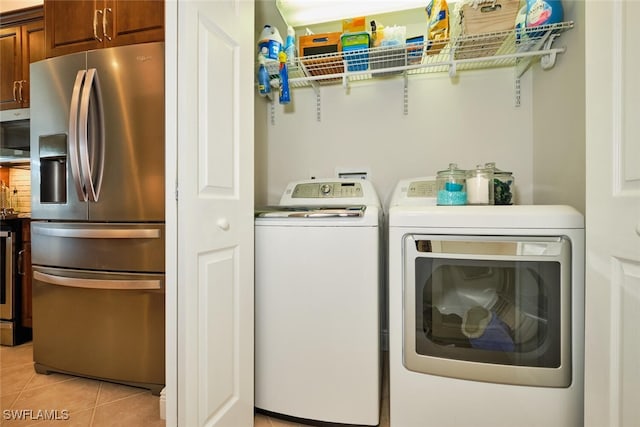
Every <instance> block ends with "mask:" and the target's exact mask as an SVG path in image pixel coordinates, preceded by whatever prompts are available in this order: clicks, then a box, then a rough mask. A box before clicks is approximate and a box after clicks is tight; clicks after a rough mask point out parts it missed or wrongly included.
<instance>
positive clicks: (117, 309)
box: [33, 266, 165, 394]
mask: <svg viewBox="0 0 640 427" xmlns="http://www.w3.org/2000/svg"><path fill="white" fill-rule="evenodd" d="M164 298H165V290H164V275H162V274H123V273H95V272H87V271H81V270H65V269H54V268H44V267H38V266H34V269H33V359H34V362H35V367H36V371H37V372H40V373H49V372H64V373H69V374H74V375H80V376H86V377H91V378H98V379H104V380H108V381H113V382H118V383H124V384H131V385H136V386H141V387H145V388H150V389H151V390H152V391H153V392H154V393H156V394H157V393H159V392H160V390H161V389H162V387H163V386H164V384H165V377H164V372H165V358H164V354H165V348H164V347H165V340H164V334H165V328H164V314H165V302H164Z"/></svg>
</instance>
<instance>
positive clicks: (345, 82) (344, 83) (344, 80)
mask: <svg viewBox="0 0 640 427" xmlns="http://www.w3.org/2000/svg"><path fill="white" fill-rule="evenodd" d="M342 66H343V67H344V68H343V69H344V74H343V75H342V87H343V88H344V91H345V93H349V72H348V65H347V60H346V59H345V60H343V61H342Z"/></svg>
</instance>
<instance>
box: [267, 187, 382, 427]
mask: <svg viewBox="0 0 640 427" xmlns="http://www.w3.org/2000/svg"><path fill="white" fill-rule="evenodd" d="M381 220H382V209H381V206H380V202H379V199H378V196H377V194H376V192H375V190H374V188H373V185H372V184H371V182H369V181H366V180H346V179H315V180H310V181H300V182H292V183H290V184H289V185H288V186H287V188H286V190H285V192H284V194H283V196H282V198H281V200H280V204H279V206H274V207H269V208H266V209H262V210H259V211H258V212H257V213H256V220H255V263H256V264H255V406H256V407H257V408H259V409H261V410H264V411H267V412H272V413H276V414H282V415H286V416H290V417H295V418H300V419H307V420H318V421H324V422H331V423H344V424H360V425H377V424H378V422H379V414H380V384H381V355H380V351H381V350H380V326H379V322H380V290H381V282H380V280H381V275H380V267H381V263H380V256H381V249H380V242H381V230H380V224H381Z"/></svg>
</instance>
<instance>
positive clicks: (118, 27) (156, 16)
mask: <svg viewBox="0 0 640 427" xmlns="http://www.w3.org/2000/svg"><path fill="white" fill-rule="evenodd" d="M104 19H105V28H106V30H107V31H106V32H105V36H104V39H105V46H122V45H128V44H136V43H147V42H156V41H163V40H164V1H163V0H129V1H113V0H109V1H107V2H106V3H105V9H104Z"/></svg>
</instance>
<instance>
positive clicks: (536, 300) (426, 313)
mask: <svg viewBox="0 0 640 427" xmlns="http://www.w3.org/2000/svg"><path fill="white" fill-rule="evenodd" d="M415 267H416V317H421V318H417V319H416V348H417V351H418V353H419V354H426V355H432V356H442V357H448V358H454V359H461V360H470V361H479V362H484V363H499V364H510V365H524V366H547V367H557V366H558V365H559V363H560V362H559V361H560V330H559V329H560V301H559V299H560V284H559V281H560V279H559V277H560V265H559V264H558V263H555V262H538V261H503V260H474V259H450V258H428V257H426V258H418V259H416V264H415Z"/></svg>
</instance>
